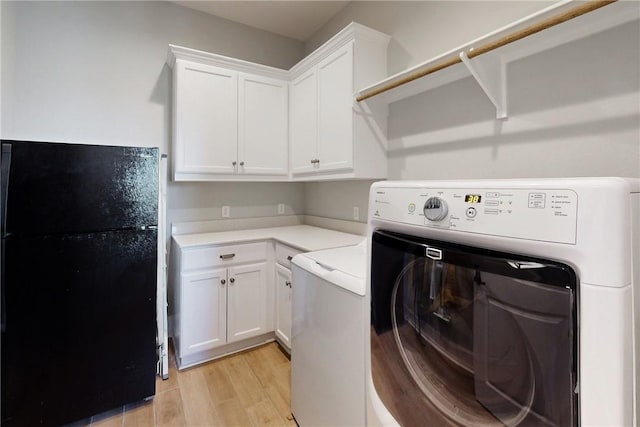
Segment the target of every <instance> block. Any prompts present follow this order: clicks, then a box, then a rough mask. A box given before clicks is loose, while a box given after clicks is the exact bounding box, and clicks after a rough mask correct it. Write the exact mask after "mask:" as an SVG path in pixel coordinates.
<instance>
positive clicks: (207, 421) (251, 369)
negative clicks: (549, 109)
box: [72, 343, 296, 427]
mask: <svg viewBox="0 0 640 427" xmlns="http://www.w3.org/2000/svg"><path fill="white" fill-rule="evenodd" d="M170 354H171V357H170V358H169V359H170V360H169V362H170V367H169V379H167V380H161V379H158V380H157V381H156V396H155V398H154V399H153V400H152V401H149V402H141V403H137V404H133V405H125V406H124V407H122V408H118V409H116V410H113V411H109V412H105V413H103V414H100V415H96V416H93V417H91V418H90V419H86V420H83V421H80V422H78V423H74V424H72V426H73V427H79V426H89V425H91V426H101V427H115V426H126V427H129V426H132V427H155V426H157V427H164V426H296V422H295V420H294V419H293V416H292V415H291V409H290V401H291V399H290V396H291V387H290V384H291V366H290V363H289V360H288V359H287V357H286V356H285V355H284V354H283V353H282V351H281V350H280V348H279V347H278V344H276V343H269V344H266V345H264V346H261V347H257V348H254V349H251V350H247V351H245V352H242V353H238V354H235V355H231V356H228V357H225V358H222V359H218V360H214V361H212V362H209V363H205V364H203V365H200V366H197V367H194V368H190V369H186V370H183V371H178V370H177V368H176V362H175V358H174V357H173V351H171V353H170Z"/></svg>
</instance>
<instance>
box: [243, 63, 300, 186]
mask: <svg viewBox="0 0 640 427" xmlns="http://www.w3.org/2000/svg"><path fill="white" fill-rule="evenodd" d="M287 86H288V85H287V82H285V81H284V80H276V79H270V78H267V77H261V76H256V75H252V74H245V73H240V75H239V92H238V95H239V96H238V123H239V129H238V167H239V169H238V171H239V173H245V174H253V175H287V173H288V167H287V163H288V152H287V151H288V142H287V134H288V132H287V102H288V100H287V89H288V87H287Z"/></svg>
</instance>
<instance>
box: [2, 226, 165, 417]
mask: <svg viewBox="0 0 640 427" xmlns="http://www.w3.org/2000/svg"><path fill="white" fill-rule="evenodd" d="M5 249H6V252H5V254H4V255H5V259H4V261H5V264H4V270H5V280H6V286H5V298H6V302H7V304H6V306H5V308H6V313H5V314H6V322H5V330H4V331H3V333H2V342H1V346H2V372H1V375H2V387H1V393H2V408H1V414H2V420H1V421H2V422H1V424H2V425H3V426H5V425H6V426H24V425H45V426H46V425H49V426H54V425H55V426H58V425H63V424H66V423H69V422H72V421H75V420H78V419H82V418H86V417H88V416H91V415H93V414H98V413H101V412H103V411H106V410H109V409H112V408H115V407H118V406H120V405H123V404H126V403H129V402H134V401H138V400H141V399H144V398H146V397H149V396H152V395H154V393H155V376H156V375H155V374H156V361H157V356H156V274H157V259H156V253H157V230H153V229H152V230H120V231H111V232H99V233H88V234H75V235H60V236H57V235H56V236H44V237H23V238H12V239H6V241H5Z"/></svg>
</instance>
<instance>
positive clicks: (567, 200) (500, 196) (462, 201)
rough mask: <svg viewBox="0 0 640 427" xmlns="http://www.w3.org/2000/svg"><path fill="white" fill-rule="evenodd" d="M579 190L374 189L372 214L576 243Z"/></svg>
mask: <svg viewBox="0 0 640 427" xmlns="http://www.w3.org/2000/svg"><path fill="white" fill-rule="evenodd" d="M577 212H578V196H577V194H576V193H575V192H574V191H572V190H565V189H544V188H540V189H537V188H536V189H530V188H515V189H505V188H501V189H492V188H467V189H463V188H455V189H454V188H402V187H381V188H377V189H376V194H375V201H374V208H373V212H372V213H371V214H372V215H373V217H374V218H376V219H380V220H386V221H392V222H400V223H405V224H411V225H420V226H425V227H434V228H442V229H449V230H454V231H462V232H469V233H478V234H490V235H495V236H503V237H515V238H521V239H531V240H541V241H549V242H557V243H568V244H575V243H576V226H577Z"/></svg>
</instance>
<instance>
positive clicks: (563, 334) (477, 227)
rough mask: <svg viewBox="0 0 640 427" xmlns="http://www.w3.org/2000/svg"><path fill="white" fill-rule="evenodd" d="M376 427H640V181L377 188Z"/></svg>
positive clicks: (373, 196) (373, 282)
mask: <svg viewBox="0 0 640 427" xmlns="http://www.w3.org/2000/svg"><path fill="white" fill-rule="evenodd" d="M369 214H370V216H369V236H368V237H369V239H368V241H369V244H368V257H369V260H370V262H369V263H368V269H367V284H368V292H367V302H368V303H369V302H370V304H371V310H370V317H369V318H370V325H371V327H370V329H369V330H368V332H369V336H368V339H369V340H370V341H369V342H370V344H369V345H367V346H366V350H367V356H366V362H367V384H368V387H367V424H368V425H392V424H397V423H399V424H401V425H403V426H407V427H409V426H412V425H416V426H418V425H419V426H427V427H428V426H443V425H467V426H478V425H485V426H494V425H495V426H499V425H514V426H515V425H526V426H529V425H555V426H578V425H583V426H595V425H599V426H603V425H611V426H613V425H615V426H631V425H638V421H639V419H638V414H637V412H638V407H639V405H638V394H639V393H638V384H637V383H638V380H639V379H640V375H639V372H640V364H639V361H640V341H639V339H638V331H640V322H639V312H640V277H639V275H640V268H639V265H638V263H639V257H640V232H639V230H640V180H637V179H620V178H575V179H537V180H484V181H422V182H421V181H412V182H407V181H398V182H393V181H387V182H379V183H375V184H374V185H373V186H372V187H371V192H370V203H369Z"/></svg>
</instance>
